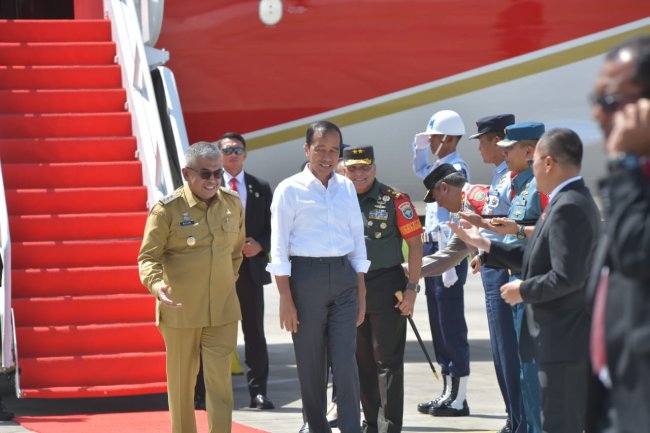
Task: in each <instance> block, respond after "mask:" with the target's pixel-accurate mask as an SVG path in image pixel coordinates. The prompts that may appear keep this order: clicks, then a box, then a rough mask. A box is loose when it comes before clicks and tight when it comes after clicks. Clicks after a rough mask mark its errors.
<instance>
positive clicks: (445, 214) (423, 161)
mask: <svg viewBox="0 0 650 433" xmlns="http://www.w3.org/2000/svg"><path fill="white" fill-rule="evenodd" d="M414 150H415V157H414V158H413V171H415V174H417V175H418V176H420V177H421V178H423V179H424V178H425V177H426V176H427V175H428V174H429V173H430V172H431V170H433V169H434V168H436V167H437V166H439V165H440V164H443V163H447V164H451V165H453V166H454V168H455V169H456V170H459V171H462V172H463V174H464V175H465V178H466V179H467V181H468V182H470V178H469V167H467V163H465V161H463V160H462V158H461V157H460V154H459V153H458V152H452V153H450V154H449V155H447V156H445V157H444V158H440V159H439V160H438V161H436V162H434V163H433V164H429V162H428V161H427V152H428V151H429V150H428V149H416V148H415V145H414ZM447 221H450V218H449V211H448V210H447V209H445V208H443V207H439V206H438V203H437V202H433V203H428V204H427V208H426V214H425V219H424V232H425V233H436V229H437V228H438V226H440V225H443V224H444V223H446V222H447ZM434 240H435V237H434Z"/></svg>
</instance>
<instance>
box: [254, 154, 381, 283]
mask: <svg viewBox="0 0 650 433" xmlns="http://www.w3.org/2000/svg"><path fill="white" fill-rule="evenodd" d="M363 229H364V226H363V218H362V216H361V209H360V208H359V201H358V200H357V193H356V191H355V189H354V185H353V184H352V182H351V181H350V180H348V179H346V178H345V177H343V176H341V175H339V174H335V173H334V174H332V177H331V178H330V180H329V181H328V184H327V188H325V187H324V186H323V184H322V183H321V181H320V180H318V179H316V177H315V176H314V175H313V174H312V172H311V171H310V170H309V166H306V167H305V169H304V170H303V171H302V172H300V173H297V174H295V175H293V176H291V177H289V178H287V179H285V180H283V181H282V182H280V184H279V185H278V187H277V188H276V190H275V192H274V194H273V202H272V203H271V259H272V260H271V262H270V263H269V264H268V265H267V267H266V270H267V271H269V272H270V273H272V274H274V275H291V262H290V261H289V257H290V256H303V257H340V256H345V255H347V256H348V259H349V260H350V264H351V265H352V267H353V268H354V270H355V271H356V272H367V271H368V268H369V267H370V261H369V260H367V256H366V243H365V240H364V234H363Z"/></svg>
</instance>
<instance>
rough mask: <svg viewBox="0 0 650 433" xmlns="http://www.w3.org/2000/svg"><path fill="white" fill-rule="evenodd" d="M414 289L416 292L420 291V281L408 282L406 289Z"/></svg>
mask: <svg viewBox="0 0 650 433" xmlns="http://www.w3.org/2000/svg"><path fill="white" fill-rule="evenodd" d="M409 289H411V290H413V291H414V292H415V293H420V285H419V284H418V283H411V282H409V283H406V290H409Z"/></svg>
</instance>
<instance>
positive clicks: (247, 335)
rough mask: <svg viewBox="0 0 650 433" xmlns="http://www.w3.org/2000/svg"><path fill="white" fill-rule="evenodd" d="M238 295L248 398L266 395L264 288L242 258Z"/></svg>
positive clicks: (266, 357)
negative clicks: (249, 396) (255, 281)
mask: <svg viewBox="0 0 650 433" xmlns="http://www.w3.org/2000/svg"><path fill="white" fill-rule="evenodd" d="M237 296H238V297H239V305H240V306H241V315H242V320H241V327H242V331H243V333H244V345H245V352H244V353H245V359H244V362H245V363H246V367H247V371H246V379H247V380H248V391H249V393H250V395H251V397H255V396H256V395H257V394H264V395H266V382H267V381H268V378H269V353H268V350H267V347H266V337H265V336H264V286H262V285H259V284H255V283H254V282H253V280H252V278H251V276H250V270H249V262H248V260H246V259H244V261H243V262H242V265H241V268H240V269H239V279H238V280H237Z"/></svg>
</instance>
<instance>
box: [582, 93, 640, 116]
mask: <svg viewBox="0 0 650 433" xmlns="http://www.w3.org/2000/svg"><path fill="white" fill-rule="evenodd" d="M635 99H636V97H631V96H624V95H608V94H605V93H592V94H591V95H589V102H591V105H600V108H602V109H603V111H604V112H605V113H607V114H612V113H614V112H616V111H618V110H619V108H621V106H623V105H625V104H627V103H628V102H632V101H634V100H635Z"/></svg>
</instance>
